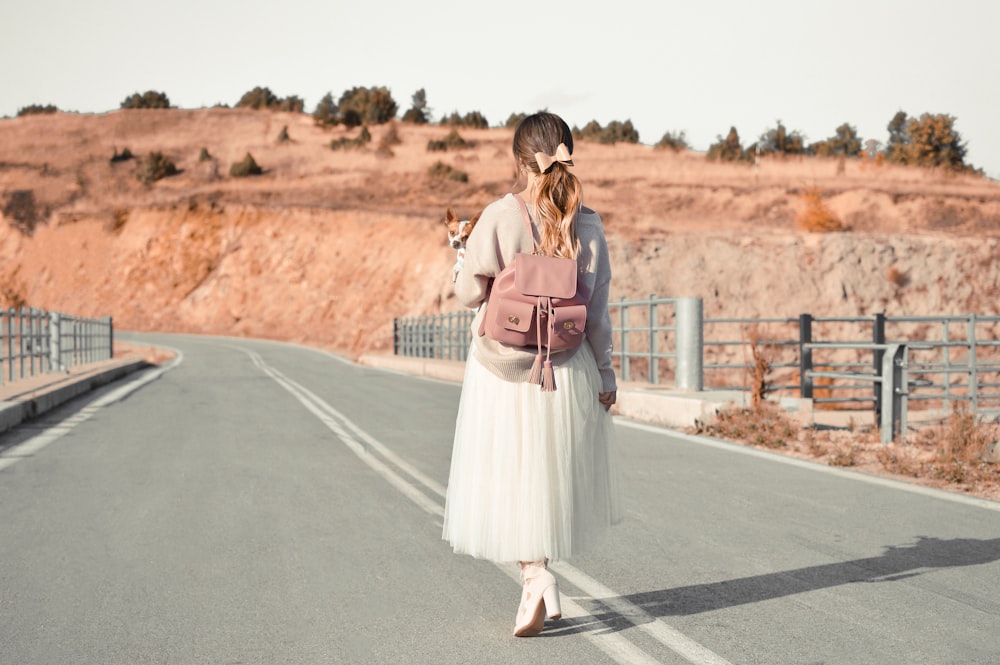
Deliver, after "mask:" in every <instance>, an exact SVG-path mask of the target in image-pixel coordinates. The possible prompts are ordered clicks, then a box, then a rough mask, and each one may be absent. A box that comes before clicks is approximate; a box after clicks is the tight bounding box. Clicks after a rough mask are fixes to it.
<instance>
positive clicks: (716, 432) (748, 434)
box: [695, 401, 796, 448]
mask: <svg viewBox="0 0 1000 665" xmlns="http://www.w3.org/2000/svg"><path fill="white" fill-rule="evenodd" d="M795 429H796V426H795V425H794V424H793V423H792V421H791V419H790V418H789V417H788V414H786V413H785V411H784V410H783V409H782V408H781V407H780V406H778V405H777V404H773V403H771V402H766V401H765V402H761V403H760V404H759V405H758V406H757V407H756V408H747V407H738V406H730V407H726V408H722V409H719V410H718V411H716V413H715V417H714V418H712V419H710V420H709V421H701V420H697V421H695V433H697V434H707V435H709V436H716V437H719V438H722V439H731V440H737V441H743V442H745V443H748V444H750V445H752V446H760V447H762V448H785V447H787V446H788V444H789V442H790V441H792V440H794V439H795V438H796V431H795Z"/></svg>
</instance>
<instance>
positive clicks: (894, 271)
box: [885, 265, 910, 289]
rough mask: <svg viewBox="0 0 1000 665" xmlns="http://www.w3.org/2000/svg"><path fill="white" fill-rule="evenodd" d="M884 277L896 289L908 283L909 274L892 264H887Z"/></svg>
mask: <svg viewBox="0 0 1000 665" xmlns="http://www.w3.org/2000/svg"><path fill="white" fill-rule="evenodd" d="M885 278H886V280H888V281H889V283H890V284H893V285H894V286H895V287H896V288H898V289H901V288H903V287H904V286H906V285H907V284H909V283H910V276H909V275H907V274H906V273H905V272H903V271H902V270H900V269H899V268H897V267H896V266H894V265H893V266H889V269H888V270H887V271H886V273H885Z"/></svg>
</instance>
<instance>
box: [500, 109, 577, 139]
mask: <svg viewBox="0 0 1000 665" xmlns="http://www.w3.org/2000/svg"><path fill="white" fill-rule="evenodd" d="M527 117H528V114H527V113H511V114H510V115H509V116H507V122H505V123H504V127H506V128H507V129H516V128H517V126H518V125H520V124H521V121H522V120H524V119H525V118H527ZM574 135H575V134H574Z"/></svg>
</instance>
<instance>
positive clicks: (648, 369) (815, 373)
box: [394, 296, 1000, 415]
mask: <svg viewBox="0 0 1000 665" xmlns="http://www.w3.org/2000/svg"><path fill="white" fill-rule="evenodd" d="M609 309H610V310H611V316H612V322H613V324H614V349H615V352H614V359H615V363H616V365H617V368H618V371H619V375H620V376H621V378H622V380H624V381H639V382H648V383H651V384H667V385H670V384H671V383H672V384H673V385H674V387H676V388H678V389H682V390H701V389H704V390H733V389H743V390H747V389H749V385H748V383H749V376H750V372H751V369H752V367H753V359H752V357H751V353H750V351H749V349H750V342H751V339H753V340H754V341H755V342H756V344H757V345H758V348H759V349H761V350H762V351H763V352H765V353H767V354H768V355H769V358H768V360H769V365H770V375H771V377H772V379H773V383H772V384H770V385H769V388H770V389H771V390H772V391H777V392H784V393H786V394H797V395H799V396H801V397H804V398H808V399H812V400H813V402H814V403H817V404H832V405H836V404H840V405H842V406H847V405H850V404H858V405H862V404H869V405H871V406H872V407H873V408H874V410H875V413H876V414H877V415H878V414H881V412H882V389H881V388H880V387H879V386H878V385H873V382H872V381H871V380H869V379H868V378H863V376H864V375H868V376H880V375H881V371H882V358H883V356H884V353H885V345H888V344H907V345H909V347H910V350H912V351H913V357H912V358H909V359H908V361H907V362H908V371H909V374H910V375H911V376H912V377H913V390H912V391H911V390H907V392H908V393H909V395H908V398H909V400H912V401H920V402H925V403H928V405H933V404H934V403H935V402H937V403H939V404H940V405H941V406H942V407H951V406H953V405H954V404H956V403H963V404H967V405H968V406H969V407H970V409H971V410H972V411H973V412H976V413H979V412H983V411H984V410H986V409H990V410H993V409H998V410H1000V316H995V315H977V314H967V315H941V316H886V315H884V314H876V315H873V316H854V317H819V316H813V315H811V314H801V315H800V316H798V317H784V318H704V317H703V315H702V303H701V300H700V299H697V298H658V297H656V296H650V297H649V298H645V299H639V300H625V299H622V300H619V301H616V302H610V303H609ZM473 316H474V313H473V312H457V313H453V314H441V315H436V316H431V317H415V318H410V319H397V320H396V322H395V323H396V325H395V345H394V346H395V352H396V353H397V354H401V355H415V356H421V357H429V358H450V359H455V360H464V359H465V357H466V354H467V351H468V346H469V343H470V341H471V335H472V331H471V330H470V325H471V321H472V317H473ZM916 342H919V344H918V345H915V344H914V343H916ZM872 345H876V346H872Z"/></svg>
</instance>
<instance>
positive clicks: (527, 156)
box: [513, 112, 583, 259]
mask: <svg viewBox="0 0 1000 665" xmlns="http://www.w3.org/2000/svg"><path fill="white" fill-rule="evenodd" d="M560 143H563V144H565V145H566V148H567V150H569V153H570V155H572V154H573V133H572V132H571V131H570V128H569V125H567V124H566V122H565V121H564V120H563V119H562V118H560V117H559V116H557V115H555V114H554V113H546V112H542V113H536V114H534V115H529V116H528V117H526V118H525V119H524V120H522V121H521V122H520V123H519V124H518V126H517V129H516V130H515V131H514V146H513V149H514V158H515V159H516V160H517V162H518V164H520V165H521V166H522V168H525V169H527V170H529V171H531V172H532V173H535V174H537V175H538V179H537V183H538V199H537V201H536V210H537V217H538V220H537V221H538V227H539V233H540V235H541V242H540V243H539V246H538V252H539V253H540V254H544V255H546V256H559V257H563V258H569V259H575V258H576V257H577V255H578V254H579V253H580V239H579V237H578V236H577V234H576V215H577V212H579V210H580V206H581V205H582V203H583V186H582V185H581V184H580V179H579V178H577V177H576V176H575V175H574V174H573V173H572V172H571V171H570V170H569V165H567V164H565V163H563V162H559V161H556V162H553V164H552V165H551V166H550V167H549V168H547V169H546V170H544V171H542V169H541V167H540V166H539V165H538V161H537V160H536V159H535V153H536V152H542V153H545V154H546V155H555V154H556V149H557V148H558V147H559V144H560Z"/></svg>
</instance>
